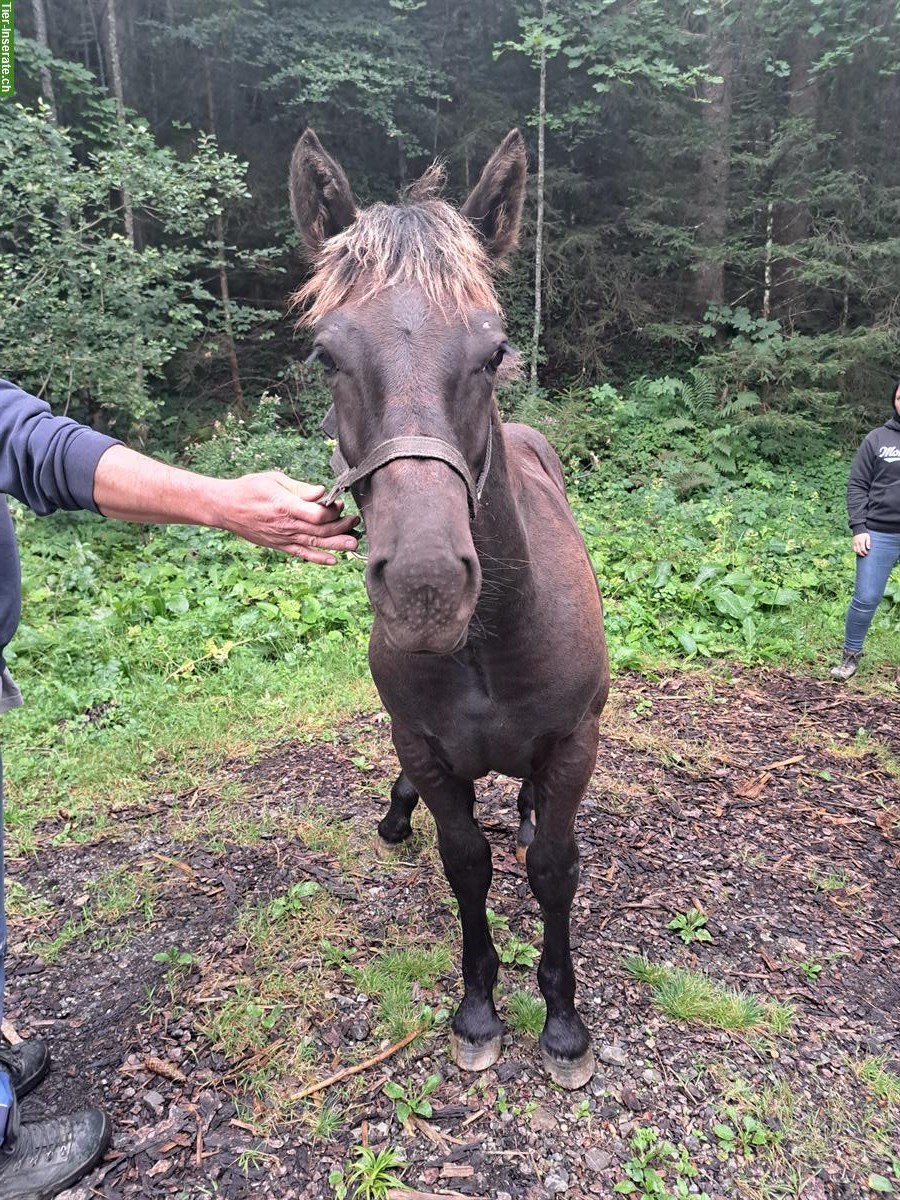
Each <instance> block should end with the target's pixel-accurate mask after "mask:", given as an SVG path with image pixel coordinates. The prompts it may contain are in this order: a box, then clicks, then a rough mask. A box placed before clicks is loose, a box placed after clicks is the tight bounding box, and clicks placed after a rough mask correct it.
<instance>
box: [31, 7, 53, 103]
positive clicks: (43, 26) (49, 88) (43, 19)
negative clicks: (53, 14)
mask: <svg viewBox="0 0 900 1200" xmlns="http://www.w3.org/2000/svg"><path fill="white" fill-rule="evenodd" d="M31 10H32V12H33V13H34V36H35V39H36V40H37V42H38V44H39V45H40V46H41V47H42V48H43V49H44V50H46V51H47V53H48V54H49V53H50V39H49V38H48V37H47V10H46V9H45V8H44V0H31ZM41 95H42V96H43V97H44V103H45V104H46V105H47V108H48V109H49V110H50V120H51V121H52V122H53V124H54V125H58V124H59V116H58V113H57V111H56V95H55V94H54V91H53V76H52V75H51V74H50V68H49V67H41Z"/></svg>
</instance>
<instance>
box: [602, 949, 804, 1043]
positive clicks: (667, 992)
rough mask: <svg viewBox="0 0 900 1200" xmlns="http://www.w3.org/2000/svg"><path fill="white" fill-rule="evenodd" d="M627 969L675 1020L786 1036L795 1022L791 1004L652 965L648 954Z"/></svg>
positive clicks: (697, 973)
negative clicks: (780, 1002) (774, 1001)
mask: <svg viewBox="0 0 900 1200" xmlns="http://www.w3.org/2000/svg"><path fill="white" fill-rule="evenodd" d="M625 969H626V970H627V971H628V972H629V974H631V975H633V976H634V978H635V979H637V980H639V981H640V982H641V983H645V984H647V985H648V987H649V988H650V990H651V992H652V994H653V1002H654V1004H656V1006H657V1008H659V1009H661V1010H662V1011H663V1012H664V1013H665V1014H666V1016H668V1017H671V1018H672V1019H673V1020H675V1021H687V1022H688V1023H690V1024H697V1025H708V1026H711V1027H712V1028H714V1029H732V1030H737V1031H744V1030H757V1031H759V1032H761V1033H775V1034H783V1033H785V1032H786V1031H787V1030H788V1028H789V1027H790V1025H791V1022H792V1021H793V1017H794V1014H793V1009H792V1008H791V1006H790V1005H786V1004H775V1003H772V1002H770V1001H766V1000H760V999H759V997H757V996H754V995H753V994H752V993H750V992H743V991H740V990H739V989H737V988H728V987H724V986H723V985H722V984H720V983H716V982H715V981H714V980H712V979H710V978H709V976H708V975H704V974H703V973H702V972H700V971H689V970H686V969H684V968H683V967H672V966H670V965H669V964H668V963H652V962H650V960H649V959H647V958H645V957H644V955H634V956H632V957H629V958H627V959H626V960H625Z"/></svg>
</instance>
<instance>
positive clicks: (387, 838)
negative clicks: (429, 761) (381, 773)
mask: <svg viewBox="0 0 900 1200" xmlns="http://www.w3.org/2000/svg"><path fill="white" fill-rule="evenodd" d="M418 802H419V793H418V792H417V791H416V789H415V788H414V787H413V785H412V784H411V783H410V782H409V780H408V779H407V777H406V775H405V774H404V772H403V771H401V772H400V774H399V775H398V776H397V778H396V779H395V780H394V785H393V787H392V788H391V804H390V808H388V810H387V812H386V813H385V814H384V816H383V817H382V818H381V820H380V821H379V822H378V841H379V845H380V846H381V847H382V848H383V849H385V850H396V849H397V847H398V846H400V845H402V844H403V843H404V842H406V841H409V839H410V838H411V837H412V832H413V830H412V815H413V810H414V809H415V807H416V805H417V804H418Z"/></svg>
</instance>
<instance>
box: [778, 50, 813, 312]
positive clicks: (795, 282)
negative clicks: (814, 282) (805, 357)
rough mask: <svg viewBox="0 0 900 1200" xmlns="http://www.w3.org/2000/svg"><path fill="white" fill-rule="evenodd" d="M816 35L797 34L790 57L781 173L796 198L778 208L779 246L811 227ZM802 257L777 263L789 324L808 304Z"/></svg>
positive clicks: (782, 307)
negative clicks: (788, 136) (789, 138)
mask: <svg viewBox="0 0 900 1200" xmlns="http://www.w3.org/2000/svg"><path fill="white" fill-rule="evenodd" d="M814 50H815V47H814V44H813V39H812V38H811V37H810V36H809V35H808V34H807V33H804V32H801V33H798V34H797V41H796V44H795V47H794V54H793V58H792V61H791V75H790V80H789V84H788V115H789V118H790V120H791V121H792V123H793V126H794V128H793V144H792V147H791V149H790V150H789V151H788V153H787V155H786V158H785V161H784V163H783V164H782V173H783V174H784V175H786V176H787V177H788V179H789V180H790V182H791V184H792V190H793V195H794V197H795V199H793V200H791V201H790V202H785V201H782V202H781V203H780V204H779V205H778V206H777V207H776V212H775V240H776V242H777V243H778V244H779V245H780V246H785V247H789V246H792V245H797V246H799V245H802V243H803V242H805V241H806V239H807V238H808V237H809V235H810V232H811V230H812V216H811V213H810V210H809V203H808V199H807V195H806V191H807V188H808V182H807V181H808V180H809V178H810V176H811V174H812V162H811V154H810V149H809V147H810V144H811V142H810V139H811V138H812V137H813V134H814V132H815V120H816V110H817V108H818V86H817V84H816V81H815V79H813V78H812V77H811V76H810V66H811V65H812V61H813V58H814ZM801 265H802V264H801V260H800V259H799V258H798V257H797V256H796V255H793V254H791V253H786V254H784V255H783V256H782V257H781V259H780V260H779V261H778V263H777V264H776V271H775V276H776V288H777V300H778V308H779V309H780V311H781V313H782V315H783V317H784V318H785V319H786V320H787V322H788V324H793V321H794V318H795V316H797V315H799V313H800V312H802V310H803V308H804V307H805V295H804V289H803V284H802V282H801V280H800V279H799V272H800V268H801Z"/></svg>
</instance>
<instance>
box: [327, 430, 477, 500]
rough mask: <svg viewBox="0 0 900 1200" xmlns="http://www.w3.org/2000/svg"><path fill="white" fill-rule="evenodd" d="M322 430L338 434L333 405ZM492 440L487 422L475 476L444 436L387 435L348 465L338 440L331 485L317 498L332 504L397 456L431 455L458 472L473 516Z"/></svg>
mask: <svg viewBox="0 0 900 1200" xmlns="http://www.w3.org/2000/svg"><path fill="white" fill-rule="evenodd" d="M321 427H322V429H323V431H324V432H325V433H326V434H328V436H329V437H337V421H336V419H335V415H334V408H333V407H332V408H331V409H330V410H329V412H328V414H327V416H326V417H325V420H324V421H323V422H322V426H321ZM492 442H493V431H492V428H491V426H490V425H489V426H488V437H487V449H486V450H485V454H484V464H483V465H482V468H481V472H480V474H479V476H478V479H477V480H476V479H474V478H473V477H472V472H471V471H470V470H469V464H468V463H467V462H466V460H465V459H464V458H463V456H462V454H460V452H459V450H457V448H456V447H455V446H451V445H450V443H449V442H445V441H444V440H443V438H433V437H398V438H389V439H388V440H387V441H386V442H382V443H381V444H380V445H378V446H376V447H375V449H374V450H372V451H370V453H369V454H367V455H366V456H365V458H364V459H363V460H362V462H361V463H360V464H359V465H358V466H356V467H351V466H349V465H348V463H347V460H346V459H345V458H344V456H343V454H342V453H341V448H340V443H338V445H337V447H336V448H335V451H334V454H333V455H332V456H331V469H332V471H334V473H335V475H336V476H337V478H336V479H335V481H334V485H333V486H332V488H331V491H330V492H329V493H328V495H327V496H323V498H322V499H321V500H320V501H319V503H320V504H331V503H333V501H335V500H336V499H337V497H338V496H339V495H340V494H341V492H345V491H346V490H347V489H348V488H349V487H352V486H353V484H354V483H359V481H360V480H361V479H367V478H368V477H369V476H370V475H374V473H375V472H376V471H377V470H378V469H379V468H380V467H383V466H385V465H386V464H387V463H389V462H393V461H394V459H397V458H432V459H437V460H438V461H439V462H445V463H446V464H447V466H449V467H452V468H453V470H454V471H455V472H456V473H457V475H459V476H460V478H461V479H462V481H463V483H464V484H465V485H466V492H467V493H468V497H469V518H470V520H474V518H475V513H476V511H477V509H478V503H479V501H480V500H481V493H482V492H483V491H484V485H485V484H486V483H487V477H488V472H489V471H490V469H491V447H492Z"/></svg>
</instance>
